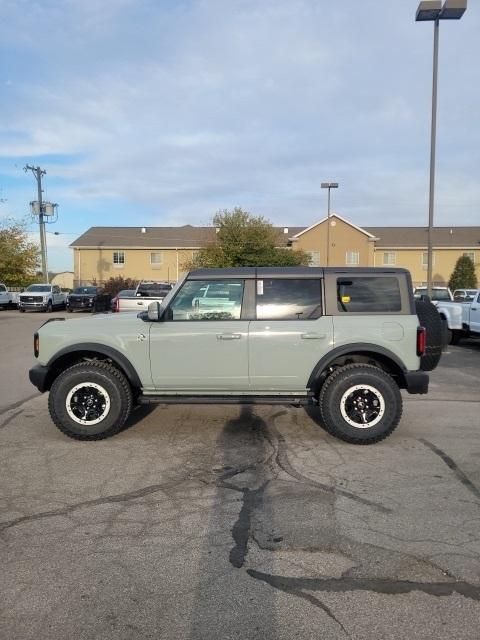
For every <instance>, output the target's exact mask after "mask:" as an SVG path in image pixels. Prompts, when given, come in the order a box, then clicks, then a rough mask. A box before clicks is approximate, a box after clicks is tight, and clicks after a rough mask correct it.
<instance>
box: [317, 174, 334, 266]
mask: <svg viewBox="0 0 480 640" xmlns="http://www.w3.org/2000/svg"><path fill="white" fill-rule="evenodd" d="M321 187H322V189H328V204H327V267H329V266H330V189H338V182H322V184H321Z"/></svg>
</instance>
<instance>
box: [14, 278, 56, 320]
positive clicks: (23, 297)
mask: <svg viewBox="0 0 480 640" xmlns="http://www.w3.org/2000/svg"><path fill="white" fill-rule="evenodd" d="M66 306H67V294H66V293H62V291H60V287H59V286H57V285H55V284H31V285H30V286H29V287H27V288H26V289H25V291H23V292H22V293H21V294H20V296H19V298H18V309H19V311H20V313H25V311H26V310H27V309H38V310H39V311H48V312H51V311H53V309H54V308H55V307H57V308H63V309H65V307H66Z"/></svg>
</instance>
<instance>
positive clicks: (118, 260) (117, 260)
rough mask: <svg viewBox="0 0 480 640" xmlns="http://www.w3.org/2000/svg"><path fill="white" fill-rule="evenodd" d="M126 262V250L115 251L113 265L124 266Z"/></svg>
mask: <svg viewBox="0 0 480 640" xmlns="http://www.w3.org/2000/svg"><path fill="white" fill-rule="evenodd" d="M124 264H125V251H114V252H113V265H114V266H115V267H123V265H124Z"/></svg>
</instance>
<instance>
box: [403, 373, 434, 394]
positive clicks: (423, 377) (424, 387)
mask: <svg viewBox="0 0 480 640" xmlns="http://www.w3.org/2000/svg"><path fill="white" fill-rule="evenodd" d="M429 381H430V378H429V375H428V373H425V371H407V372H406V373H405V388H406V390H407V391H408V393H428V383H429Z"/></svg>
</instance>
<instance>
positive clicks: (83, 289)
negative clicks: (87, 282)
mask: <svg viewBox="0 0 480 640" xmlns="http://www.w3.org/2000/svg"><path fill="white" fill-rule="evenodd" d="M73 293H90V294H92V293H97V287H76V288H75V289H74V290H73Z"/></svg>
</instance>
